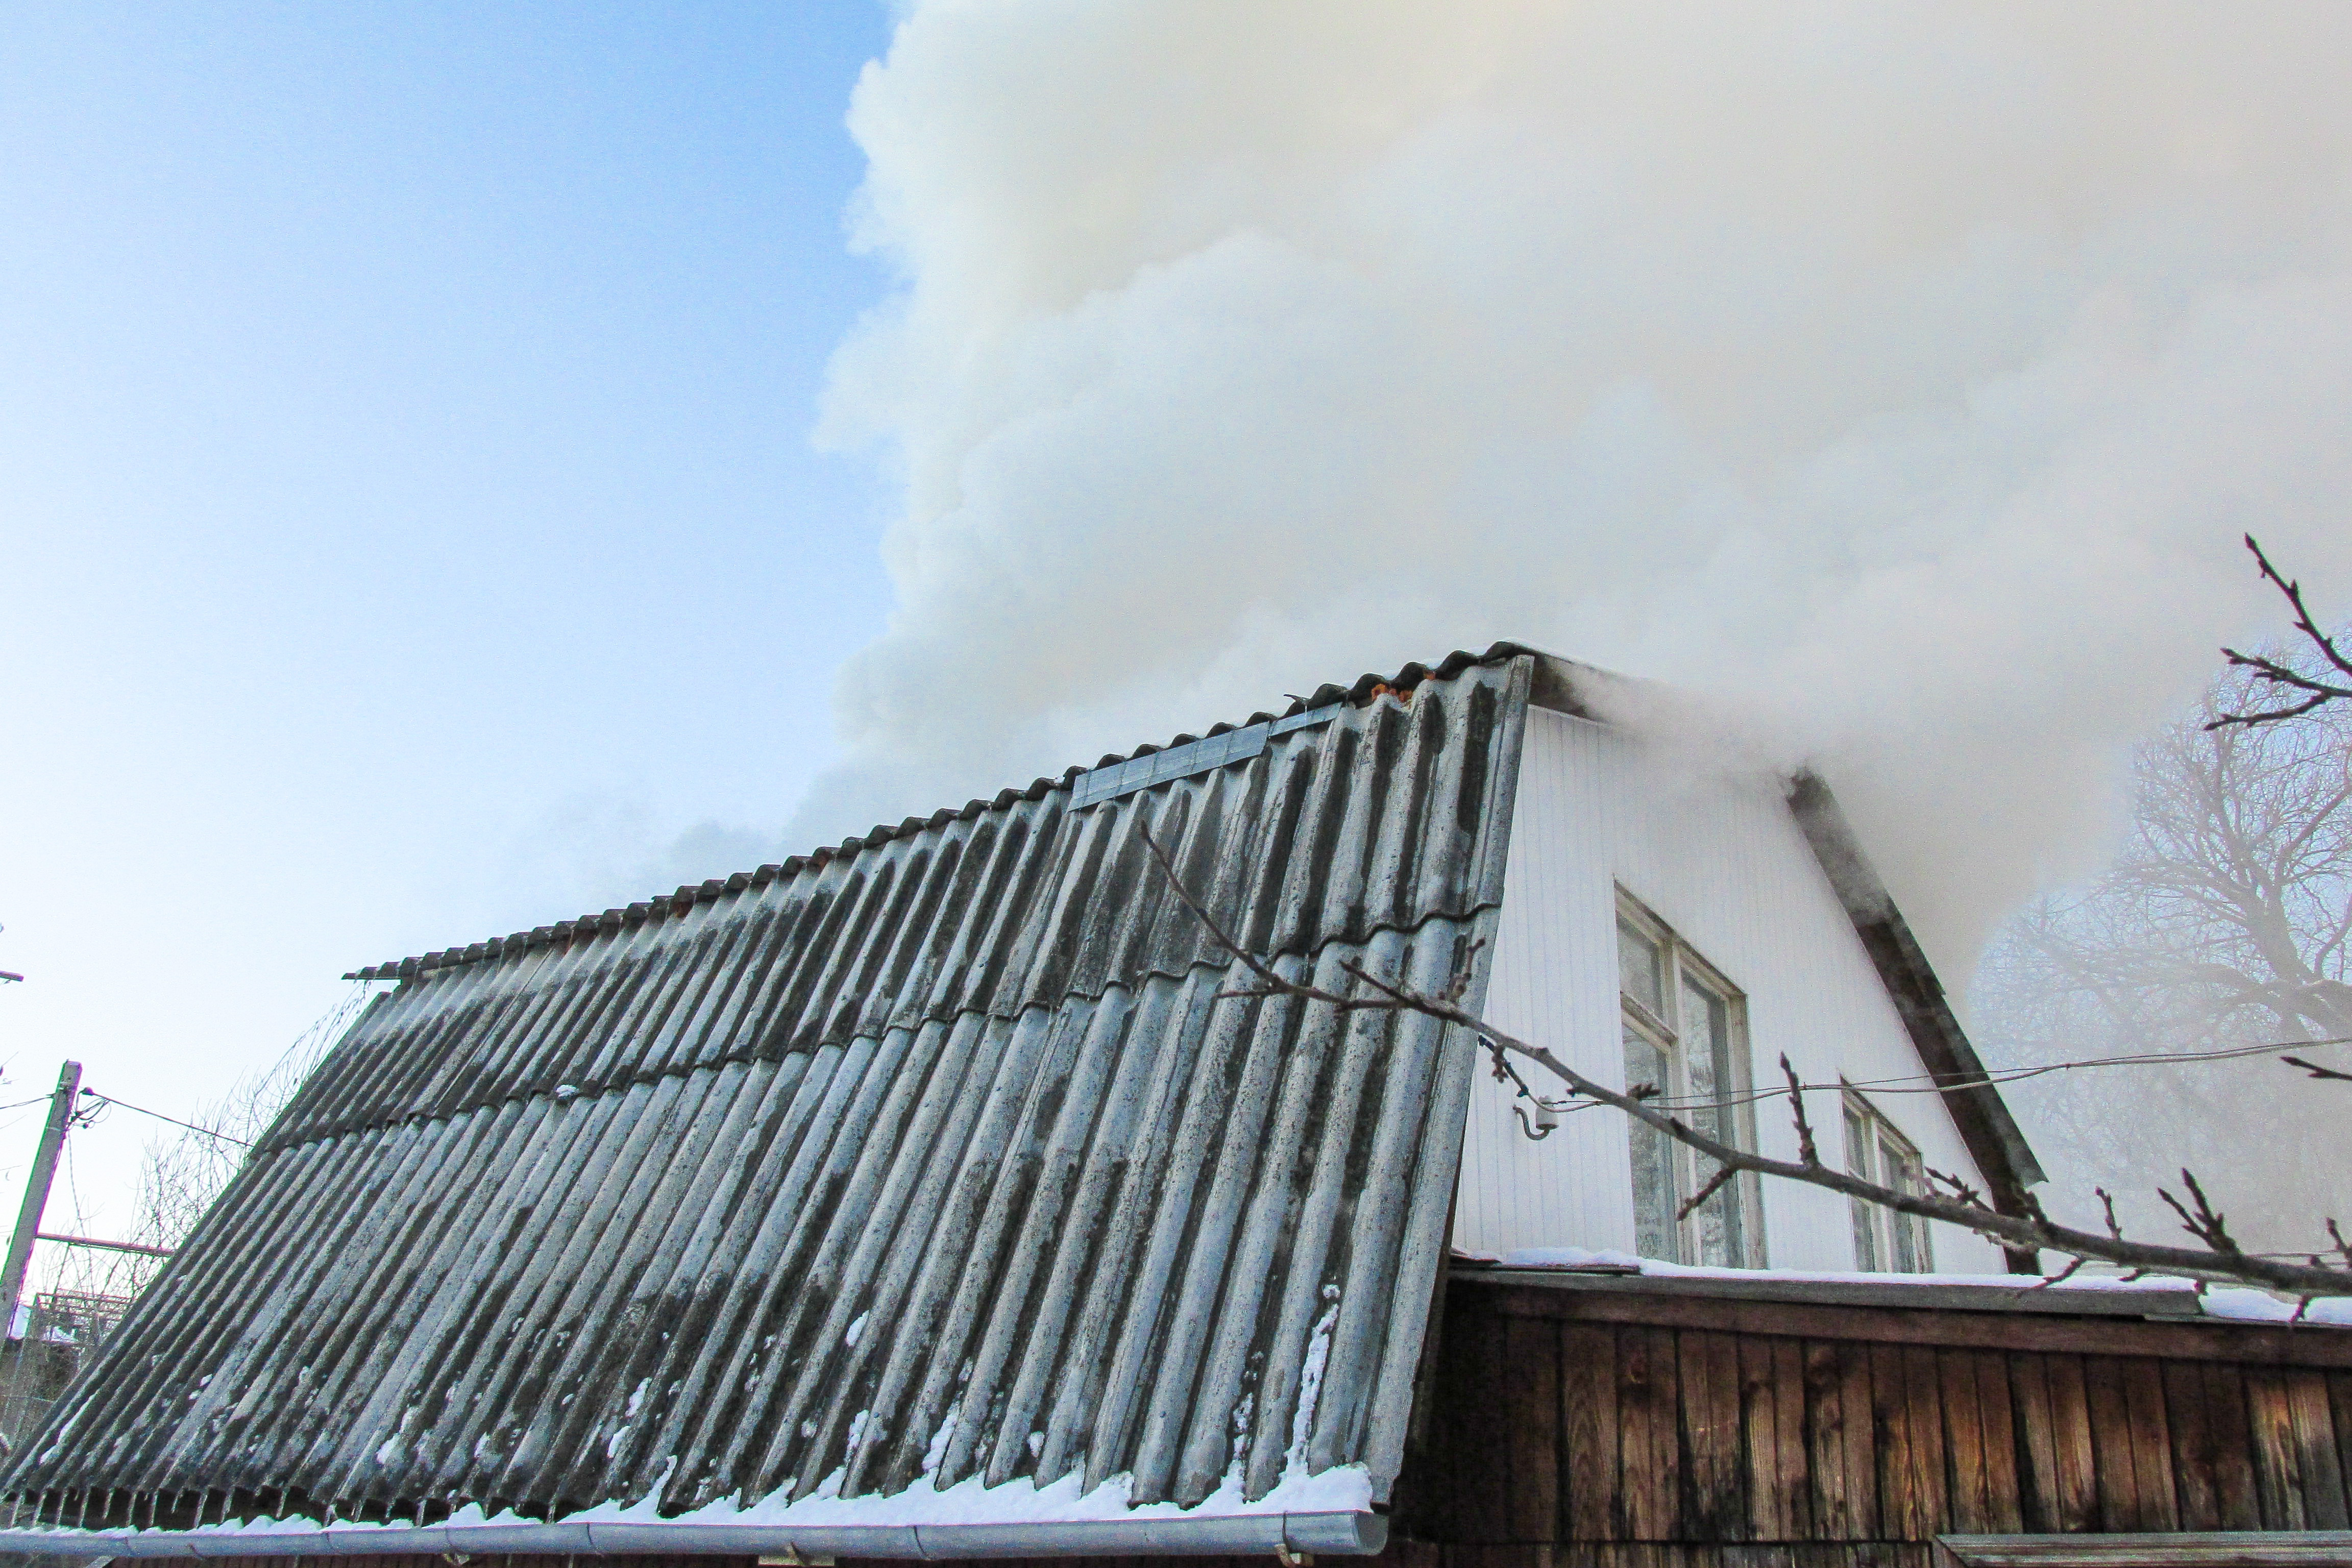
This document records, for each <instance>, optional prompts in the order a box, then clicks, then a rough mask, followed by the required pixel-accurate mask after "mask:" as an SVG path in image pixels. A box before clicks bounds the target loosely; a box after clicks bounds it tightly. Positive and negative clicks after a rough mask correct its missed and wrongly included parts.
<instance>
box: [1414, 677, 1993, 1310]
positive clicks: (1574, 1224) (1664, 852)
mask: <svg viewBox="0 0 2352 1568" xmlns="http://www.w3.org/2000/svg"><path fill="white" fill-rule="evenodd" d="M1621 885H1622V887H1623V888H1624V889H1625V890H1626V891H1628V892H1630V893H1632V894H1633V896H1634V897H1635V898H1637V899H1639V900H1642V901H1643V903H1645V904H1646V905H1648V906H1649V908H1650V909H1651V910H1654V911H1655V912H1656V914H1657V915H1658V916H1659V917H1660V918H1661V919H1663V920H1664V921H1666V922H1667V923H1668V924H1670V925H1672V926H1673V927H1674V928H1675V931H1677V932H1678V933H1679V934H1680V935H1681V936H1682V938H1683V939H1684V940H1685V942H1688V943H1690V945H1691V946H1692V947H1693V948H1694V949H1695V950H1696V952H1699V953H1700V954H1702V955H1703V956H1704V957H1705V958H1706V960H1707V961H1708V962H1709V963H1712V964H1713V965H1714V966H1715V967H1716V968H1717V969H1718V970H1720V971H1721V972H1722V973H1723V974H1724V976H1725V978H1727V979H1728V980H1729V981H1730V982H1731V983H1732V984H1734V985H1737V986H1738V987H1739V988H1740V989H1741V990H1742V991H1743V992H1745V993H1746V994H1747V997H1748V1040H1749V1047H1750V1050H1751V1051H1752V1053H1753V1066H1752V1069H1751V1070H1752V1072H1753V1075H1754V1079H1755V1080H1756V1082H1757V1083H1759V1085H1760V1084H1763V1083H1766V1082H1768V1081H1778V1079H1779V1068H1778V1065H1777V1064H1778V1062H1779V1059H1780V1053H1781V1052H1783V1051H1786V1052H1787V1053H1788V1055H1789V1058H1790V1060H1791V1061H1792V1062H1794V1063H1795V1064H1796V1066H1797V1069H1798V1071H1799V1072H1800V1073H1801V1074H1802V1075H1803V1076H1804V1078H1805V1079H1806V1081H1808V1082H1811V1083H1829V1082H1835V1081H1837V1079H1839V1077H1840V1076H1841V1075H1843V1077H1844V1078H1846V1079H1849V1080H1852V1081H1854V1082H1861V1081H1863V1080H1865V1079H1886V1078H1897V1077H1909V1076H1913V1075H1916V1074H1918V1073H1920V1072H1921V1070H1922V1069H1921V1068H1920V1065H1919V1058H1918V1057H1917V1055H1916V1052H1915V1051H1914V1049H1913V1047H1912V1045H1911V1039H1910V1037H1909V1036H1908V1035H1907V1034H1906V1033H1905V1031H1904V1028H1903V1024H1902V1021H1901V1019H1900V1018H1899V1017H1898V1016H1896V1014H1895V1007H1894V1004H1893V1003H1892V1002H1890V1001H1889V1000H1888V999H1887V996H1886V994H1885V989H1884V988H1883V987H1882V985H1881V984H1880V982H1879V978H1878V973H1877V971H1876V970H1875V969H1874V968H1873V967H1872V965H1871V963H1870V959H1869V957H1868V955H1867V954H1866V953H1865V952H1864V950H1863V946H1862V942H1861V940H1860V939H1859V938H1858V937H1856V936H1855V934H1854V931H1853V924H1852V923H1851V921H1849V920H1848V919H1847V916H1846V913H1845V910H1844V909H1843V907H1842V906H1841V905H1840V904H1839V903H1838V900H1837V897H1836V895H1835V893H1833V892H1832V890H1831V888H1830V884H1829V879H1827V878H1826V877H1825V876H1824V875H1823V874H1822V870H1821V868H1820V866H1819V864H1818V863H1817V862H1816V861H1815V860H1814V859H1813V856H1812V851H1811V848H1810V847H1808V846H1807V845H1806V843H1805V839H1804V837H1803V835H1802V834H1801V832H1800V830H1799V829H1798V826H1797V824H1796V822H1795V820H1794V819H1793V818H1792V817H1791V816H1790V813H1789V809H1788V806H1787V805H1786V803H1785V800H1784V798H1783V794H1782V786H1781V784H1780V782H1779V781H1778V780H1775V779H1771V778H1766V777H1748V778H1726V777H1723V776H1721V775H1719V774H1718V775H1716V776H1706V777H1702V776H1694V775H1693V774H1692V773H1689V771H1688V770H1687V767H1686V766H1685V767H1677V766H1676V765H1675V762H1674V760H1673V759H1672V758H1671V756H1670V755H1668V754H1667V753H1665V752H1663V751H1662V750H1661V749H1660V748H1657V747H1654V746H1647V745H1643V744H1642V743H1640V742H1635V741H1633V739H1631V738H1630V737H1628V736H1627V735H1626V734H1624V733H1623V732H1622V731H1616V730H1612V729H1609V728H1606V727H1604V726H1602V725H1600V724H1595V723H1591V722H1589V721H1584V720H1580V719H1573V718H1570V717H1568V716H1566V715H1563V714H1560V713H1557V712H1553V711H1551V710H1548V709H1534V710H1530V711H1529V713H1528V726H1527V752H1526V755H1525V759H1524V761H1523V762H1522V763H1521V767H1520V773H1519V786H1518V807H1517V818H1516V820H1515V821H1514V822H1513V824H1512V828H1511V850H1510V862H1509V866H1508V868H1507V880H1506V889H1505V893H1504V900H1503V909H1502V913H1501V920H1500V924H1499V928H1498V931H1497V935H1496V952H1495V963H1494V970H1493V978H1492V980H1491V982H1490V984H1489V987H1488V991H1487V996H1486V1013H1487V1016H1489V1017H1491V1018H1492V1019H1493V1020H1494V1021H1495V1023H1496V1025H1497V1026H1500V1027H1502V1028H1505V1029H1507V1030H1509V1031H1511V1032H1512V1033H1514V1034H1517V1035H1519V1036H1521V1037H1525V1038H1528V1039H1532V1040H1538V1041H1541V1042H1543V1043H1544V1044H1546V1045H1548V1046H1549V1047H1550V1048H1552V1049H1553V1050H1556V1051H1559V1052H1561V1053H1562V1054H1563V1055H1564V1056H1566V1057H1567V1058H1568V1059H1569V1060H1570V1061H1571V1062H1573V1063H1574V1064H1575V1065H1576V1066H1577V1067H1578V1068H1579V1069H1580V1070H1581V1071H1583V1072H1586V1073H1589V1074H1591V1076H1592V1077H1593V1078H1595V1079H1600V1080H1601V1081H1602V1082H1604V1083H1609V1084H1612V1085H1621V1084H1622V1082H1623V1081H1624V1055H1623V1047H1622V1035H1621V1032H1620V1025H1619V1011H1618V999H1617V948H1616V942H1617V931H1616V903H1615V900H1616V889H1617V888H1618V887H1619V886H1621ZM1540 1071H1541V1069H1539V1068H1529V1069H1528V1072H1529V1082H1530V1084H1531V1085H1533V1086H1535V1087H1537V1088H1538V1089H1541V1088H1542V1087H1543V1085H1542V1082H1541V1079H1540V1077H1539V1076H1538V1075H1539V1074H1540ZM1511 1099H1512V1091H1511V1089H1510V1087H1509V1086H1508V1085H1507V1084H1497V1083H1496V1082H1495V1081H1494V1080H1493V1079H1492V1078H1491V1076H1489V1075H1488V1074H1487V1073H1486V1071H1485V1070H1484V1069H1483V1068H1482V1069H1481V1070H1480V1073H1479V1077H1478V1080H1477V1087H1476V1088H1475V1089H1474V1091H1473V1093H1472V1096H1471V1102H1470V1111H1469V1123H1468V1127H1467V1129H1466V1137H1465V1143H1464V1148H1463V1163H1462V1184H1461V1191H1460V1201H1459V1203H1458V1205H1456V1210H1455V1216H1454V1245H1455V1246H1456V1247H1462V1248H1465V1249H1466V1250H1469V1251H1473V1252H1485V1253H1499V1252H1505V1251H1508V1250H1510V1249H1512V1248H1514V1247H1594V1248H1602V1247H1613V1248H1618V1249H1621V1250H1624V1251H1628V1252H1630V1251H1632V1250H1633V1183H1632V1175H1631V1166H1630V1163H1629V1155H1628V1148H1627V1142H1626V1131H1625V1119H1624V1118H1623V1117H1622V1116H1621V1115H1620V1114H1618V1113H1617V1112H1616V1111H1613V1110H1607V1109H1605V1108H1595V1109H1592V1110H1580V1111H1576V1112H1573V1113H1571V1114H1570V1115H1568V1116H1567V1117H1565V1118H1564V1119H1563V1121H1562V1123H1561V1125H1560V1127H1559V1131H1555V1132H1554V1133H1552V1134H1551V1136H1550V1137H1549V1138H1547V1139H1545V1140H1543V1141H1542V1142H1533V1141H1530V1140H1529V1139H1528V1138H1526V1137H1525V1136H1523V1135H1522V1134H1521V1132H1520V1131H1519V1128H1518V1123H1517V1120H1516V1119H1515V1118H1514V1117H1513V1115H1512V1113H1511V1109H1510V1107H1511ZM1874 1103H1876V1105H1877V1106H1878V1108H1879V1109H1880V1110H1882V1111H1883V1112H1885V1114H1886V1115H1887V1117H1888V1118H1889V1120H1891V1121H1894V1122H1895V1125H1896V1126H1898V1127H1900V1128H1901V1129H1902V1130H1903V1131H1904V1132H1905V1133H1906V1135H1908V1136H1909V1137H1910V1139H1911V1140H1912V1142H1914V1143H1916V1145H1917V1146H1918V1148H1919V1151H1920V1152H1921V1153H1922V1154H1923V1155H1924V1156H1925V1157H1926V1160H1927V1163H1928V1164H1930V1165H1932V1166H1934V1167H1936V1168H1937V1169H1938V1170H1945V1171H1955V1172H1959V1173H1965V1174H1966V1175H1967V1176H1969V1179H1971V1180H1975V1179H1977V1178H1978V1172H1977V1170H1976V1166H1975V1164H1974V1163H1973V1162H1971V1161H1970V1160H1969V1156H1968V1153H1967V1152H1966V1150H1965V1149H1964V1148H1963V1146H1962V1145H1961V1142H1960V1139H1959V1135H1958V1131H1957V1130H1956V1129H1955V1128H1954V1127H1953V1125H1952V1121H1951V1118H1950V1117H1949V1115H1948V1113H1947V1112H1946V1111H1945V1110H1944V1107H1943V1103H1942V1101H1941V1100H1938V1099H1937V1097H1935V1096H1933V1095H1882V1096H1878V1097H1876V1098H1875V1100H1874ZM1807 1110H1808V1112H1809V1114H1810V1115H1811V1119H1812V1122H1813V1127H1814V1131H1815V1134H1816V1136H1817V1138H1818V1139H1819V1141H1820V1143H1821V1149H1822V1158H1823V1159H1825V1160H1828V1161H1831V1162H1833V1163H1835V1162H1842V1161H1843V1138H1844V1123H1843V1118H1842V1116H1841V1115H1840V1108H1839V1103H1838V1097H1837V1095H1835V1094H1834V1093H1820V1094H1813V1095H1809V1096H1808V1097H1807ZM1756 1131H1757V1137H1758V1140H1759V1145H1760V1147H1762V1148H1763V1150H1764V1151H1765V1152H1768V1153H1771V1154H1775V1155H1779V1156H1780V1157H1781V1158H1784V1159H1794V1158H1795V1157H1796V1131H1795V1129H1794V1128H1793V1127H1792V1125H1791V1124H1790V1121H1789V1117H1788V1111H1787V1101H1786V1100H1778V1101H1770V1100H1768V1101H1765V1102H1763V1103H1762V1104H1760V1105H1759V1107H1758V1108H1757V1115H1756ZM1762 1196H1763V1210H1764V1243H1765V1249H1766V1261H1767V1263H1768V1264H1769V1267H1772V1268H1816V1269H1849V1268H1853V1267H1854V1261H1853V1223H1852V1219H1851V1216H1850V1211H1849V1208H1848V1205H1847V1202H1846V1200H1845V1199H1844V1198H1843V1197H1840V1196H1838V1195H1837V1194H1832V1193H1827V1192H1823V1191H1821V1190H1820V1189H1818V1188H1812V1187H1807V1186H1803V1185H1801V1184H1796V1183H1790V1182H1776V1181H1767V1182H1765V1183H1764V1184H1762ZM1935 1233H1936V1234H1935V1239H1934V1249H1935V1257H1934V1262H1935V1267H1936V1268H1937V1271H1938V1272H1945V1273H1954V1272H1986V1273H1998V1272H2000V1269H2001V1268H2002V1260H2001V1255H2000V1251H1999V1250H1998V1249H1997V1248H1995V1247H1991V1246H1990V1245H1988V1244H1987V1243H1985V1242H1983V1241H1980V1240H1979V1239H1978V1238H1976V1237H1973V1236H1970V1235H1969V1234H1968V1233H1966V1232H1963V1231H1958V1230H1956V1229H1954V1228H1952V1227H1950V1226H1940V1225H1939V1226H1936V1227H1935Z"/></svg>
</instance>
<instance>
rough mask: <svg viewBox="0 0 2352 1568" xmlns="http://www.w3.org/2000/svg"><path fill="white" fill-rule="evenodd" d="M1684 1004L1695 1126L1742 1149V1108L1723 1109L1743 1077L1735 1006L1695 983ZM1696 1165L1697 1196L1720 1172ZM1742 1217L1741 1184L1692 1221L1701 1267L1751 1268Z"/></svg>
mask: <svg viewBox="0 0 2352 1568" xmlns="http://www.w3.org/2000/svg"><path fill="white" fill-rule="evenodd" d="M1682 1004H1683V1016H1682V1025H1683V1050H1684V1053H1685V1055H1684V1060H1685V1062H1686V1063H1687V1064H1688V1066H1689V1069H1690V1098H1691V1099H1692V1100H1695V1101H1697V1102H1699V1103H1696V1104H1694V1105H1693V1106H1692V1107H1691V1108H1690V1111H1689V1116H1690V1120H1691V1121H1692V1123H1693V1124H1694V1125H1696V1127H1697V1129H1698V1130H1699V1131H1702V1132H1704V1133H1706V1134H1707V1135H1708V1136H1709V1137H1711V1138H1714V1139H1716V1140H1717V1142H1724V1143H1737V1142H1739V1136H1738V1130H1739V1125H1740V1119H1739V1113H1738V1110H1737V1108H1735V1107H1733V1106H1729V1105H1727V1104H1724V1103H1723V1101H1725V1100H1727V1099H1729V1098H1730V1097H1731V1096H1732V1095H1734V1094H1736V1093H1738V1087H1739V1079H1738V1074H1737V1073H1736V1072H1735V1071H1734V1070H1733V1068H1732V1062H1731V1004H1730V1003H1729V1002H1727V1000H1725V999H1724V998H1723V997H1721V996H1718V995H1717V994H1715V993H1714V992H1712V991H1709V990H1708V989H1706V987H1705V986H1703V985H1700V984H1697V983H1696V982H1695V981H1691V980H1685V981H1684V982H1683V995H1682ZM1694 1163H1696V1166H1697V1170H1696V1172H1695V1173H1693V1176H1692V1181H1693V1184H1694V1185H1693V1186H1692V1189H1691V1190H1692V1191H1693V1192H1696V1191H1697V1190H1698V1187H1699V1185H1702V1184H1705V1183H1706V1181H1707V1180H1708V1179H1709V1178H1711V1177H1712V1176H1713V1175H1714V1174H1715V1173H1716V1171H1717V1165H1716V1163H1715V1162H1713V1161H1712V1160H1708V1159H1705V1158H1703V1157H1702V1158H1698V1159H1696V1160H1695V1161H1694ZM1740 1217H1741V1216H1740V1188H1739V1184H1738V1182H1737V1181H1732V1182H1728V1183H1726V1184H1724V1185H1723V1186H1722V1187H1721V1188H1720V1189H1718V1190H1717V1193H1716V1194H1715V1195H1714V1196H1713V1197H1711V1198H1709V1199H1707V1200H1706V1204H1705V1205H1703V1206H1702V1207H1701V1208H1700V1209H1699V1210H1698V1211H1697V1212H1696V1214H1694V1215H1691V1220H1692V1222H1693V1223H1694V1224H1695V1225H1696V1226H1697V1229H1698V1236H1697V1237H1696V1240H1697V1243H1698V1260H1699V1261H1700V1262H1701V1263H1706V1264H1711V1265H1715V1266H1717V1267H1722V1268H1739V1267H1741V1266H1742V1265H1743V1264H1745V1263H1746V1262H1747V1248H1746V1246H1745V1238H1744V1237H1742V1235H1741V1233H1740V1230H1741V1227H1740Z"/></svg>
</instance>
